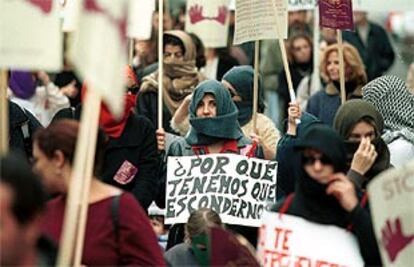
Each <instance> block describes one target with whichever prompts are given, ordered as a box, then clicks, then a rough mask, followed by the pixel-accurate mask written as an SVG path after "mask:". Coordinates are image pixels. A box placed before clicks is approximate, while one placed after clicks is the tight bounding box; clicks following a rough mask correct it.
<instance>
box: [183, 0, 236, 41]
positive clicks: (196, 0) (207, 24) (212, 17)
mask: <svg viewBox="0 0 414 267" xmlns="http://www.w3.org/2000/svg"><path fill="white" fill-rule="evenodd" d="M229 17H230V12H229V0H187V12H186V19H185V31H186V32H189V33H195V34H196V35H197V36H198V37H199V38H200V39H201V41H203V44H204V46H205V47H225V46H227V37H228V32H229Z"/></svg>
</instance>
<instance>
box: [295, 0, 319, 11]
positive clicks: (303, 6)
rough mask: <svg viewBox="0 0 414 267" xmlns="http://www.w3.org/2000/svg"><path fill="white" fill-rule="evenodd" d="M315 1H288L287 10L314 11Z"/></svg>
mask: <svg viewBox="0 0 414 267" xmlns="http://www.w3.org/2000/svg"><path fill="white" fill-rule="evenodd" d="M315 1H316V0H289V2H288V10H289V11H299V10H312V9H315V6H316V2H315Z"/></svg>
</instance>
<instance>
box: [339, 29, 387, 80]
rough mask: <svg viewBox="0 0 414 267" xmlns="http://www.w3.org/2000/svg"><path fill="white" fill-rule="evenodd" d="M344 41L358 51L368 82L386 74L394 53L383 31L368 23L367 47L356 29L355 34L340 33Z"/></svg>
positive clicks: (348, 32)
mask: <svg viewBox="0 0 414 267" xmlns="http://www.w3.org/2000/svg"><path fill="white" fill-rule="evenodd" d="M342 34H343V38H344V41H346V42H348V43H350V44H352V45H353V46H355V47H356V49H358V52H359V54H360V55H361V58H362V60H363V61H364V65H365V67H366V71H367V75H368V81H371V80H373V79H375V78H377V77H379V76H381V75H382V74H383V73H384V72H386V71H387V70H388V69H389V68H390V67H391V65H392V64H393V62H394V58H395V53H394V50H393V49H392V46H391V43H390V41H389V39H388V36H387V33H386V32H385V30H384V29H383V28H382V27H381V26H379V25H377V24H375V23H369V33H368V41H367V45H365V44H364V43H363V42H362V40H361V38H360V37H359V33H358V29H357V28H356V31H355V32H351V31H344V32H342Z"/></svg>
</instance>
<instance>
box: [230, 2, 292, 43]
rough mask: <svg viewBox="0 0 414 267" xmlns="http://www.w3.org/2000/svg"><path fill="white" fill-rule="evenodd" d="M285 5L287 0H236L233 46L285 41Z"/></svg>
mask: <svg viewBox="0 0 414 267" xmlns="http://www.w3.org/2000/svg"><path fill="white" fill-rule="evenodd" d="M287 4H288V3H287V0H237V1H236V22H235V23H236V25H235V35H234V44H241V43H245V42H249V41H256V40H263V39H275V38H278V39H286V38H287V25H288V24H287ZM276 10H277V13H276ZM276 22H277V23H276Z"/></svg>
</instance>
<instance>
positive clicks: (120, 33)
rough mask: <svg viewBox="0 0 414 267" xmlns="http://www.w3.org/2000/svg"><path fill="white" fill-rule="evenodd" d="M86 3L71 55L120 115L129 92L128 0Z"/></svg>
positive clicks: (89, 81)
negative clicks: (126, 89)
mask: <svg viewBox="0 0 414 267" xmlns="http://www.w3.org/2000/svg"><path fill="white" fill-rule="evenodd" d="M83 3H84V4H83V6H82V7H81V12H80V16H79V25H78V27H77V30H76V31H75V32H74V43H73V46H72V47H73V49H71V50H70V52H71V53H70V56H71V59H72V62H73V63H74V64H75V66H76V69H77V71H78V73H79V74H80V75H81V76H82V78H83V79H84V80H85V81H86V82H87V84H88V88H91V89H93V90H99V91H100V93H101V94H102V97H103V100H104V101H105V102H106V103H107V104H108V106H109V108H110V109H111V111H112V112H113V114H114V115H116V116H119V115H121V113H122V111H123V100H124V93H125V89H124V84H125V66H126V64H127V38H126V25H127V16H126V15H127V0H117V1H113V0H85V1H84V2H83Z"/></svg>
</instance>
